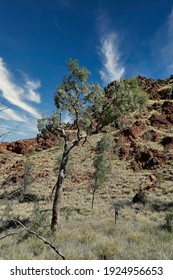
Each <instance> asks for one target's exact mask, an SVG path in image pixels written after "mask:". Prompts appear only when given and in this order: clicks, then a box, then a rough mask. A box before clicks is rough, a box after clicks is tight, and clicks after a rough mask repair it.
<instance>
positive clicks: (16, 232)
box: [0, 229, 24, 240]
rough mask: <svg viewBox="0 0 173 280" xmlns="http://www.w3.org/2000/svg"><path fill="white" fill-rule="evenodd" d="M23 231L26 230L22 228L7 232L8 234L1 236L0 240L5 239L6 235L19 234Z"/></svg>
mask: <svg viewBox="0 0 173 280" xmlns="http://www.w3.org/2000/svg"><path fill="white" fill-rule="evenodd" d="M22 231H24V229H21V230H19V231H13V232H9V233H7V234H6V235H4V236H2V237H0V240H2V239H5V238H6V237H8V236H11V235H15V234H19V233H21V232H22Z"/></svg>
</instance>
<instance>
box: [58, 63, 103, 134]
mask: <svg viewBox="0 0 173 280" xmlns="http://www.w3.org/2000/svg"><path fill="white" fill-rule="evenodd" d="M67 67H68V75H67V76H65V77H64V79H63V82H62V84H61V85H60V86H59V87H58V88H57V90H56V94H55V97H54V100H55V105H56V107H57V109H58V110H60V111H61V112H63V111H66V112H68V113H69V114H70V116H72V117H73V118H74V123H76V124H77V126H78V128H81V127H82V128H84V129H87V128H88V127H89V126H90V123H91V120H92V117H91V110H90V106H91V104H92V103H93V101H94V98H96V96H97V94H98V91H99V90H100V87H99V85H98V84H90V83H88V77H89V75H90V72H89V71H88V69H86V68H85V67H81V66H79V64H78V61H77V60H72V59H69V60H68V61H67Z"/></svg>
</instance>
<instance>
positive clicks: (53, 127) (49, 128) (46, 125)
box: [37, 111, 61, 135]
mask: <svg viewBox="0 0 173 280" xmlns="http://www.w3.org/2000/svg"><path fill="white" fill-rule="evenodd" d="M60 124H61V115H60V112H59V111H57V112H56V113H54V114H53V115H52V116H50V117H48V116H42V118H41V119H39V120H37V128H38V130H39V131H40V132H41V133H42V134H43V135H47V134H49V133H51V134H56V133H57V128H58V127H59V126H60Z"/></svg>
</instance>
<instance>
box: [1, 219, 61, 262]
mask: <svg viewBox="0 0 173 280" xmlns="http://www.w3.org/2000/svg"><path fill="white" fill-rule="evenodd" d="M11 220H12V221H13V222H14V223H17V224H19V225H20V226H21V227H22V228H23V229H24V230H26V231H28V232H29V233H31V234H33V235H35V236H36V237H37V238H39V239H40V240H41V241H43V242H44V243H45V244H46V245H49V246H50V247H51V248H52V249H53V250H54V251H55V253H56V254H58V255H59V256H60V257H61V258H62V259H63V260H65V257H64V256H63V255H62V254H61V253H59V251H58V249H57V248H56V247H55V246H53V245H52V244H51V243H50V242H49V241H47V240H46V239H45V238H44V237H42V236H40V235H39V234H37V233H36V232H35V231H33V230H31V229H29V228H27V227H26V226H25V225H24V224H22V223H21V222H20V221H18V220H16V219H11ZM13 234H14V233H13ZM9 235H10V234H9ZM3 238H5V237H3ZM1 239H2V238H1Z"/></svg>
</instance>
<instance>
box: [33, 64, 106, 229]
mask: <svg viewBox="0 0 173 280" xmlns="http://www.w3.org/2000/svg"><path fill="white" fill-rule="evenodd" d="M67 68H68V74H67V76H65V77H64V79H63V81H62V83H61V85H60V86H59V87H58V88H57V90H56V93H55V96H54V100H55V105H56V107H57V111H58V112H59V113H60V114H63V112H66V113H68V114H69V115H70V116H71V118H72V119H73V121H74V126H75V128H76V129H75V136H74V138H73V140H69V137H68V133H67V132H66V129H65V125H64V124H63V122H61V120H59V123H58V122H57V123H56V128H54V130H56V131H58V132H59V135H60V136H61V137H62V138H63V140H64V146H63V153H62V158H61V163H60V167H59V172H58V177H57V181H56V184H55V194H54V200H53V206H52V221H51V229H52V230H53V231H55V230H57V228H58V226H59V225H60V206H61V197H62V186H63V182H64V179H65V176H66V166H67V162H68V158H69V153H70V151H71V150H72V149H73V148H74V147H75V146H77V145H78V144H79V142H80V141H83V142H85V141H86V139H87V133H88V129H89V127H90V125H91V121H92V116H91V109H90V108H91V106H92V104H93V102H94V100H95V99H98V96H102V95H103V91H102V89H101V88H100V86H99V85H98V84H93V83H89V82H88V78H89V75H90V72H89V71H88V69H86V68H85V67H80V66H79V64H78V61H77V60H72V59H69V60H68V61H67ZM56 120H57V119H56ZM49 123H50V122H49V121H48V120H47V119H46V118H45V120H43V119H42V121H40V122H39V124H40V126H41V127H42V129H44V128H45V127H46V128H48V127H49V126H48V124H49ZM40 130H41V129H40Z"/></svg>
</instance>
